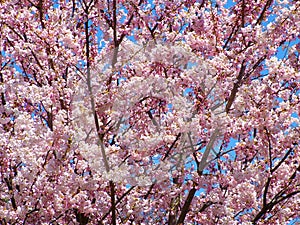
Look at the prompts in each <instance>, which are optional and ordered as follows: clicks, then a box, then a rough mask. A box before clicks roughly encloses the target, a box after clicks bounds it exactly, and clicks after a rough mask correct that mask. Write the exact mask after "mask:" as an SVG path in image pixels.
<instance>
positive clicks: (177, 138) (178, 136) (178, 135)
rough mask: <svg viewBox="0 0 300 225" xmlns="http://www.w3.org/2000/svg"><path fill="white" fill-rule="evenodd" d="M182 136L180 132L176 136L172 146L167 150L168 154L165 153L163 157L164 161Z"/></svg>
mask: <svg viewBox="0 0 300 225" xmlns="http://www.w3.org/2000/svg"><path fill="white" fill-rule="evenodd" d="M180 136H181V133H178V134H177V136H176V138H175V140H174V141H173V143H172V144H171V146H170V148H169V149H168V151H167V152H166V154H165V156H164V158H163V159H162V161H164V160H165V159H166V158H167V157H168V156H169V154H170V152H171V150H172V148H173V147H174V145H175V144H176V142H177V141H178V140H179V138H180Z"/></svg>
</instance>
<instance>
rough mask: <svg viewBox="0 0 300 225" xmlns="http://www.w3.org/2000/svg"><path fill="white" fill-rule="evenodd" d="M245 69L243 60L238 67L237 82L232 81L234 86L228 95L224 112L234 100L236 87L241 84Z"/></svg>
mask: <svg viewBox="0 0 300 225" xmlns="http://www.w3.org/2000/svg"><path fill="white" fill-rule="evenodd" d="M245 70H246V65H245V60H243V62H242V66H241V69H240V72H239V75H238V77H237V82H235V83H234V86H233V88H232V91H231V93H230V96H229V99H228V102H227V104H226V107H225V111H226V113H229V110H230V108H231V106H232V104H233V102H234V99H235V97H236V95H237V92H238V89H239V87H240V86H241V84H242V79H243V77H244V75H245Z"/></svg>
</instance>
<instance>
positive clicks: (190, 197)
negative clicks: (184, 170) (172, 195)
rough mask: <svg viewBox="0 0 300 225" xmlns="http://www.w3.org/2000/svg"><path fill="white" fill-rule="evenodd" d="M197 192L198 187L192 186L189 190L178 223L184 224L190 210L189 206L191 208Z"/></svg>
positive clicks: (178, 224)
mask: <svg viewBox="0 0 300 225" xmlns="http://www.w3.org/2000/svg"><path fill="white" fill-rule="evenodd" d="M195 193H196V188H192V189H191V190H190V191H189V194H188V196H187V198H186V200H185V203H184V205H183V207H182V210H181V213H180V216H179V218H178V220H177V223H176V224H177V225H181V224H184V219H185V217H186V215H187V213H188V212H189V208H190V205H191V203H192V201H193V198H194V196H195Z"/></svg>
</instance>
